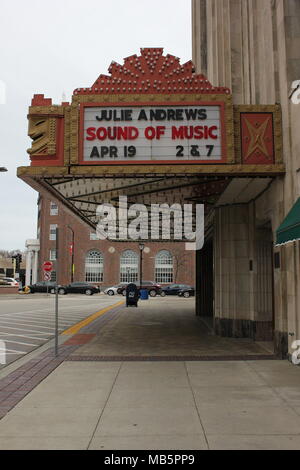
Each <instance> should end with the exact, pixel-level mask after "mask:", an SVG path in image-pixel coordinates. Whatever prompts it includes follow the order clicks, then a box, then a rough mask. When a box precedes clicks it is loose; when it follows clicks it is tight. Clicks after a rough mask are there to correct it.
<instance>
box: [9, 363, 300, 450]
mask: <svg viewBox="0 0 300 470" xmlns="http://www.w3.org/2000/svg"><path fill="white" fill-rule="evenodd" d="M299 448H300V370H299V368H297V367H294V366H293V365H291V364H289V363H287V362H285V361H249V362H246V361H235V362H230V361H229V362H224V361H221V362H216V361H212V362H122V363H120V362H114V363H111V362H106V363H105V362H81V363H80V362H67V361H66V362H64V363H62V364H61V365H60V366H59V367H58V368H57V369H56V370H55V371H54V372H52V374H51V375H49V376H48V377H47V378H46V379H45V380H44V381H43V382H42V383H40V385H38V386H37V387H36V388H35V389H34V390H33V391H32V392H31V393H30V394H29V395H27V396H26V397H25V398H24V399H23V400H22V401H21V402H20V403H19V404H18V405H17V406H16V407H15V408H14V409H13V410H12V411H11V412H9V413H8V414H7V415H6V416H5V417H4V418H3V419H2V420H1V421H0V449H109V450H111V449H112V450H113V449H120V450H122V449H132V450H137V449H153V450H155V449H161V450H180V449H181V450H183V449H189V450H200V449H299Z"/></svg>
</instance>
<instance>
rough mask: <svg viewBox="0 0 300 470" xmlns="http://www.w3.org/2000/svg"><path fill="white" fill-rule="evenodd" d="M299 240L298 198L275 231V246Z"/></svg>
mask: <svg viewBox="0 0 300 470" xmlns="http://www.w3.org/2000/svg"><path fill="white" fill-rule="evenodd" d="M296 240H300V197H299V198H298V199H297V201H296V202H295V204H294V205H293V207H292V208H291V210H290V212H289V213H288V215H287V216H286V218H285V219H284V221H283V222H282V223H281V224H280V225H279V227H278V229H277V230H276V245H283V244H285V243H289V242H293V241H296Z"/></svg>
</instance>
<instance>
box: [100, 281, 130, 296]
mask: <svg viewBox="0 0 300 470" xmlns="http://www.w3.org/2000/svg"><path fill="white" fill-rule="evenodd" d="M127 284H128V283H127V282H122V283H121V284H118V285H117V286H112V287H108V288H107V289H105V291H104V294H107V295H116V294H118V289H119V288H120V287H124V286H127Z"/></svg>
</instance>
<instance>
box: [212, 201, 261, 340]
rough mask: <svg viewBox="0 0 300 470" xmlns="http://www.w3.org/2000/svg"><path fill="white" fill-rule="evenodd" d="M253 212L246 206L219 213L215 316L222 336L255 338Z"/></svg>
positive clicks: (217, 217)
mask: <svg viewBox="0 0 300 470" xmlns="http://www.w3.org/2000/svg"><path fill="white" fill-rule="evenodd" d="M252 212H253V211H252V207H251V205H247V204H237V205H232V206H226V207H220V208H218V209H216V215H215V233H214V280H215V282H214V285H215V302H214V310H215V312H214V313H215V330H216V333H217V334H220V335H221V336H229V337H253V331H252V329H253V321H252V320H253V308H252V302H251V299H252V297H253V272H252V270H251V268H252V266H251V259H252V258H253V254H252V252H253V235H252V233H251V232H252V230H251V223H253V215H252Z"/></svg>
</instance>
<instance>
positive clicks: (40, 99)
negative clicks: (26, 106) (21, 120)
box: [31, 95, 52, 106]
mask: <svg viewBox="0 0 300 470" xmlns="http://www.w3.org/2000/svg"><path fill="white" fill-rule="evenodd" d="M31 106H52V98H44V95H33V98H32V100H31Z"/></svg>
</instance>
